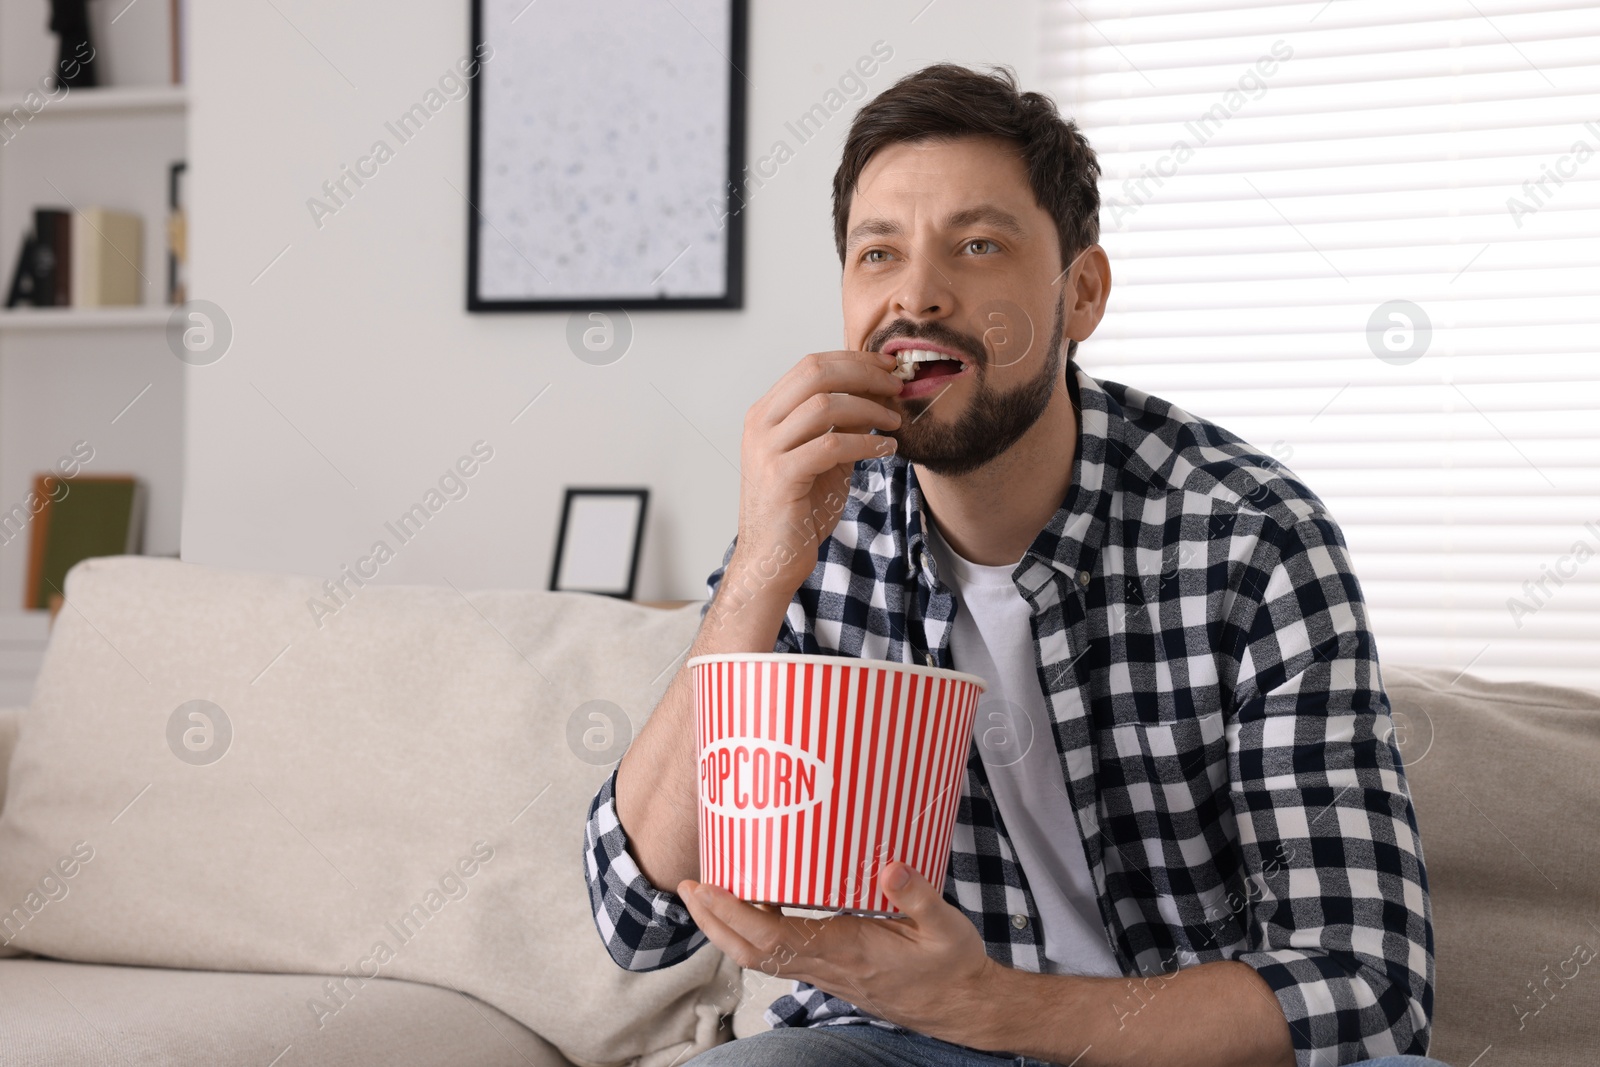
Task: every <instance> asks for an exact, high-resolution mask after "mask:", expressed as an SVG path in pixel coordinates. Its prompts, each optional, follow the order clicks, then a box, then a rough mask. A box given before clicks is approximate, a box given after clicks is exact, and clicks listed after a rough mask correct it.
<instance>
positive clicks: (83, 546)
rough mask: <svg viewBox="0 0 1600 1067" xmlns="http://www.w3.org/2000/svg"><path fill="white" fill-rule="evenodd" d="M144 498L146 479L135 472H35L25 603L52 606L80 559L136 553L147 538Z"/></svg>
mask: <svg viewBox="0 0 1600 1067" xmlns="http://www.w3.org/2000/svg"><path fill="white" fill-rule="evenodd" d="M145 497H146V493H145V488H144V483H143V482H141V481H140V480H139V479H137V478H134V477H132V476H131V475H86V474H82V475H78V476H77V477H74V478H62V477H59V476H57V475H55V474H40V475H36V476H35V477H34V480H33V493H32V495H31V496H30V497H29V501H30V505H29V507H30V510H35V514H34V518H33V534H32V537H31V538H30V540H29V542H28V586H27V591H26V593H25V594H24V597H23V602H22V606H23V607H24V608H28V609H32V610H36V609H41V608H42V609H48V608H49V607H50V599H51V596H52V594H54V595H57V596H59V595H60V594H61V590H62V587H63V586H64V585H65V583H66V579H67V571H69V570H71V569H72V566H73V564H75V563H77V562H78V561H80V560H85V559H89V558H90V557H91V556H122V555H132V554H135V553H137V552H138V551H139V549H140V547H141V545H142V543H143V541H144V512H145Z"/></svg>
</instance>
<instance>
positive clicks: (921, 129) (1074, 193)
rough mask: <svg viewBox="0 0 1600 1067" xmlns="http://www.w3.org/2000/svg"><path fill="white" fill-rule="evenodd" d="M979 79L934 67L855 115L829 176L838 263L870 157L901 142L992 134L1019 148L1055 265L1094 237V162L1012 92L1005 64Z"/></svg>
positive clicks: (1058, 124)
mask: <svg viewBox="0 0 1600 1067" xmlns="http://www.w3.org/2000/svg"><path fill="white" fill-rule="evenodd" d="M990 69H991V70H992V71H993V72H994V73H992V74H980V73H979V72H977V71H975V70H969V69H968V68H966V67H961V66H957V65H956V64H954V63H936V64H934V65H933V66H931V67H924V68H922V69H921V70H919V71H915V72H913V73H911V74H907V75H906V76H905V77H903V78H901V79H900V80H899V81H897V82H895V83H894V84H893V85H891V86H890V87H889V88H887V89H885V90H884V91H883V92H881V93H879V94H878V95H877V97H875V98H874V99H873V100H872V101H870V102H869V103H868V104H867V105H866V106H865V107H863V108H862V109H861V110H860V111H859V112H857V113H856V117H855V120H854V121H853V122H851V124H850V134H849V136H848V137H847V138H846V139H845V143H844V154H843V156H842V157H841V158H840V160H839V169H838V170H837V171H835V172H834V175H833V240H834V244H835V245H837V246H838V249H839V263H840V265H841V266H842V265H843V264H844V241H845V227H846V225H847V224H848V222H849V220H850V201H851V199H852V197H853V196H854V194H855V189H856V182H857V181H858V180H860V178H861V171H862V170H863V169H864V168H865V167H866V165H867V161H868V160H869V159H871V158H872V156H873V153H875V152H877V151H878V149H880V148H883V147H885V146H887V145H891V144H897V143H901V142H916V141H926V140H946V139H949V138H954V137H967V136H979V135H993V136H999V137H1005V138H1009V139H1010V140H1012V141H1015V142H1016V143H1017V145H1018V146H1019V147H1020V148H1021V150H1022V162H1023V165H1024V166H1025V167H1027V169H1028V184H1029V185H1031V186H1032V187H1033V197H1034V199H1035V200H1037V201H1038V202H1039V206H1040V207H1041V208H1043V209H1044V210H1045V211H1046V212H1047V213H1048V214H1049V215H1050V217H1051V218H1052V219H1054V220H1055V223H1056V235H1057V236H1058V237H1059V238H1060V240H1061V266H1062V267H1063V268H1065V267H1066V266H1067V264H1068V263H1070V262H1072V257H1073V256H1075V255H1077V254H1078V253H1079V252H1081V251H1082V250H1083V249H1085V248H1088V247H1089V246H1090V245H1092V244H1095V243H1096V242H1098V241H1099V240H1100V190H1099V186H1098V185H1097V182H1098V181H1099V179H1100V163H1099V161H1097V160H1096V159H1095V154H1094V149H1093V148H1090V147H1089V141H1088V139H1087V138H1086V137H1084V135H1083V133H1082V132H1081V131H1080V130H1079V129H1078V126H1077V123H1075V122H1073V121H1072V120H1071V119H1063V118H1062V117H1061V115H1060V113H1058V112H1057V111H1056V105H1055V102H1054V101H1053V100H1051V99H1050V98H1049V97H1047V96H1043V95H1041V94H1039V93H1019V92H1018V91H1017V79H1016V75H1015V73H1014V72H1012V71H1011V69H1010V68H1008V67H992V68H990Z"/></svg>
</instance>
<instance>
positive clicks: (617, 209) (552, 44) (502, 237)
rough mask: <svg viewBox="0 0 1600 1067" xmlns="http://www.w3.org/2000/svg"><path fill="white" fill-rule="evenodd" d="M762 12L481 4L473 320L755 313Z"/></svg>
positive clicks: (649, 1) (626, 3)
mask: <svg viewBox="0 0 1600 1067" xmlns="http://www.w3.org/2000/svg"><path fill="white" fill-rule="evenodd" d="M746 2H747V0H674V2H673V3H662V2H661V0H612V2H609V3H606V4H592V3H587V2H584V0H539V2H538V3H529V2H528V0H473V9H472V41H473V45H474V49H475V50H476V52H477V54H478V55H479V56H480V57H481V62H480V63H479V64H478V66H477V68H476V70H475V71H474V73H473V77H472V78H471V79H470V82H471V93H470V98H471V103H472V137H471V164H470V166H471V173H470V176H469V182H470V185H471V189H470V191H469V203H468V204H467V310H469V311H603V310H607V309H612V308H621V309H633V308H737V307H742V306H743V285H742V277H743V237H744V225H743V222H744V219H743V214H742V212H741V211H740V208H741V207H742V206H743V201H742V200H741V199H740V197H739V191H740V190H741V189H742V188H743V181H742V174H743V167H744V125H745V87H746V84H747V78H746V75H745V70H746V64H745V53H746V26H747V21H748V20H747V11H746Z"/></svg>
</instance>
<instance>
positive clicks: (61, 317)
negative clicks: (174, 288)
mask: <svg viewBox="0 0 1600 1067" xmlns="http://www.w3.org/2000/svg"><path fill="white" fill-rule="evenodd" d="M171 316H172V308H171V307H170V306H169V305H166V304H150V305H144V306H141V307H114V308H8V309H6V310H4V311H0V333H12V332H14V331H15V332H22V331H34V330H125V329H129V328H151V329H159V328H161V327H163V326H165V325H166V324H167V319H169V318H170V317H171Z"/></svg>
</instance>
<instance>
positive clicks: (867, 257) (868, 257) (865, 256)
mask: <svg viewBox="0 0 1600 1067" xmlns="http://www.w3.org/2000/svg"><path fill="white" fill-rule="evenodd" d="M888 254H889V253H888V252H886V251H884V250H883V249H881V248H869V249H867V250H866V251H865V252H863V253H862V254H861V258H862V260H863V261H864V262H867V263H882V262H883V260H881V259H873V258H872V257H873V256H887V255H888Z"/></svg>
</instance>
